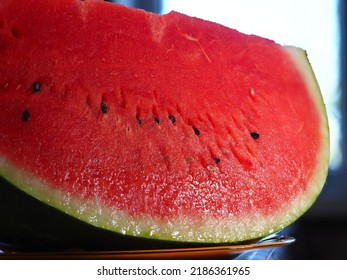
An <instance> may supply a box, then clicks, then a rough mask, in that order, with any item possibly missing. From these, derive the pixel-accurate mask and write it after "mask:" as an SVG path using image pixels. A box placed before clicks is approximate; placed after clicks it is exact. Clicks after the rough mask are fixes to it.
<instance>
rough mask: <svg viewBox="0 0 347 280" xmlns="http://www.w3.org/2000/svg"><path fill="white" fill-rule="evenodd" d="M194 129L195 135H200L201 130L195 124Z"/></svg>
mask: <svg viewBox="0 0 347 280" xmlns="http://www.w3.org/2000/svg"><path fill="white" fill-rule="evenodd" d="M193 130H194V133H195V135H197V136H199V135H200V130H199V129H197V128H196V127H195V126H193Z"/></svg>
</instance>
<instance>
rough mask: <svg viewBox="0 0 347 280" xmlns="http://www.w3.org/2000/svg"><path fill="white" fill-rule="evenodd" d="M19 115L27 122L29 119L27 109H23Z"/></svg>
mask: <svg viewBox="0 0 347 280" xmlns="http://www.w3.org/2000/svg"><path fill="white" fill-rule="evenodd" d="M20 117H21V119H22V121H25V122H27V121H28V120H29V119H30V113H29V111H28V109H24V111H23V112H22V114H21V116H20Z"/></svg>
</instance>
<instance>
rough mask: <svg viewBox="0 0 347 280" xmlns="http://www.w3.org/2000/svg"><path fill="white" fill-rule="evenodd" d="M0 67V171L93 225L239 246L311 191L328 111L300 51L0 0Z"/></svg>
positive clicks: (276, 225) (279, 220) (320, 169)
mask: <svg viewBox="0 0 347 280" xmlns="http://www.w3.org/2000/svg"><path fill="white" fill-rule="evenodd" d="M33 15H34V16H33ZM0 65H1V67H0V112H1V114H0V174H1V175H2V176H3V177H4V178H6V179H7V180H8V181H10V182H11V183H13V184H14V185H16V186H17V187H18V188H20V189H22V190H23V191H25V192H27V193H28V194H30V195H32V196H34V197H36V198H38V199H39V200H41V201H43V202H45V203H47V204H49V205H51V206H53V207H56V208H58V209H60V210H62V211H63V212H65V213H68V214H70V215H72V216H74V217H77V218H78V219H81V220H83V221H85V222H87V223H90V224H92V225H95V226H97V227H102V228H105V229H109V230H111V231H115V232H119V233H122V234H126V235H133V236H142V237H150V238H155V239H164V240H178V241H194V242H238V241H242V240H248V239H253V238H258V237H261V236H264V235H267V234H270V233H272V232H274V231H277V230H279V229H282V228H284V227H285V226H287V225H289V224H290V223H292V222H294V221H295V220H296V219H297V218H298V217H299V216H300V215H302V214H303V213H304V212H305V211H306V210H307V209H308V208H309V207H310V206H311V205H312V203H313V202H314V200H315V199H316V197H317V196H318V194H319V193H320V191H321V188H322V187H323V185H324V182H325V178H326V176H327V169H328V160H329V154H328V152H329V142H328V126H327V119H326V112H325V107H324V104H323V101H322V98H321V95H320V92H319V88H318V86H317V84H316V81H315V78H314V74H313V72H312V70H311V68H310V65H309V63H308V61H307V58H306V54H305V52H304V51H302V50H300V49H297V48H284V47H282V46H279V45H277V44H275V43H274V42H272V41H270V40H266V39H263V38H260V37H257V36H252V35H245V34H242V33H239V32H237V31H235V30H232V29H228V28H226V27H223V26H221V25H218V24H215V23H211V22H207V21H204V20H201V19H197V18H191V17H188V16H185V15H182V14H178V13H175V12H171V13H169V14H167V15H163V16H160V15H156V14H152V13H147V12H144V11H141V10H135V9H129V8H126V7H123V6H120V5H116V4H110V3H105V2H100V1H77V0H61V1H46V0H32V1H25V2H23V3H21V5H20V6H19V5H18V4H17V3H16V1H13V0H2V1H1V3H0ZM0 192H1V187H0Z"/></svg>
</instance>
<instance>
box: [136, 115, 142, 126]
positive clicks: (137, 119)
mask: <svg viewBox="0 0 347 280" xmlns="http://www.w3.org/2000/svg"><path fill="white" fill-rule="evenodd" d="M136 121H137V123H138V124H139V125H141V124H142V120H141V119H140V117H139V116H136Z"/></svg>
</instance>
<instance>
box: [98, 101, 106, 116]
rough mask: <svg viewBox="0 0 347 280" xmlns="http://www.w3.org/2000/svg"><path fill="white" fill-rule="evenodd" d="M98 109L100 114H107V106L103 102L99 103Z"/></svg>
mask: <svg viewBox="0 0 347 280" xmlns="http://www.w3.org/2000/svg"><path fill="white" fill-rule="evenodd" d="M100 108H101V112H103V113H104V114H106V113H107V111H108V109H107V104H106V103H105V102H101V103H100Z"/></svg>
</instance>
